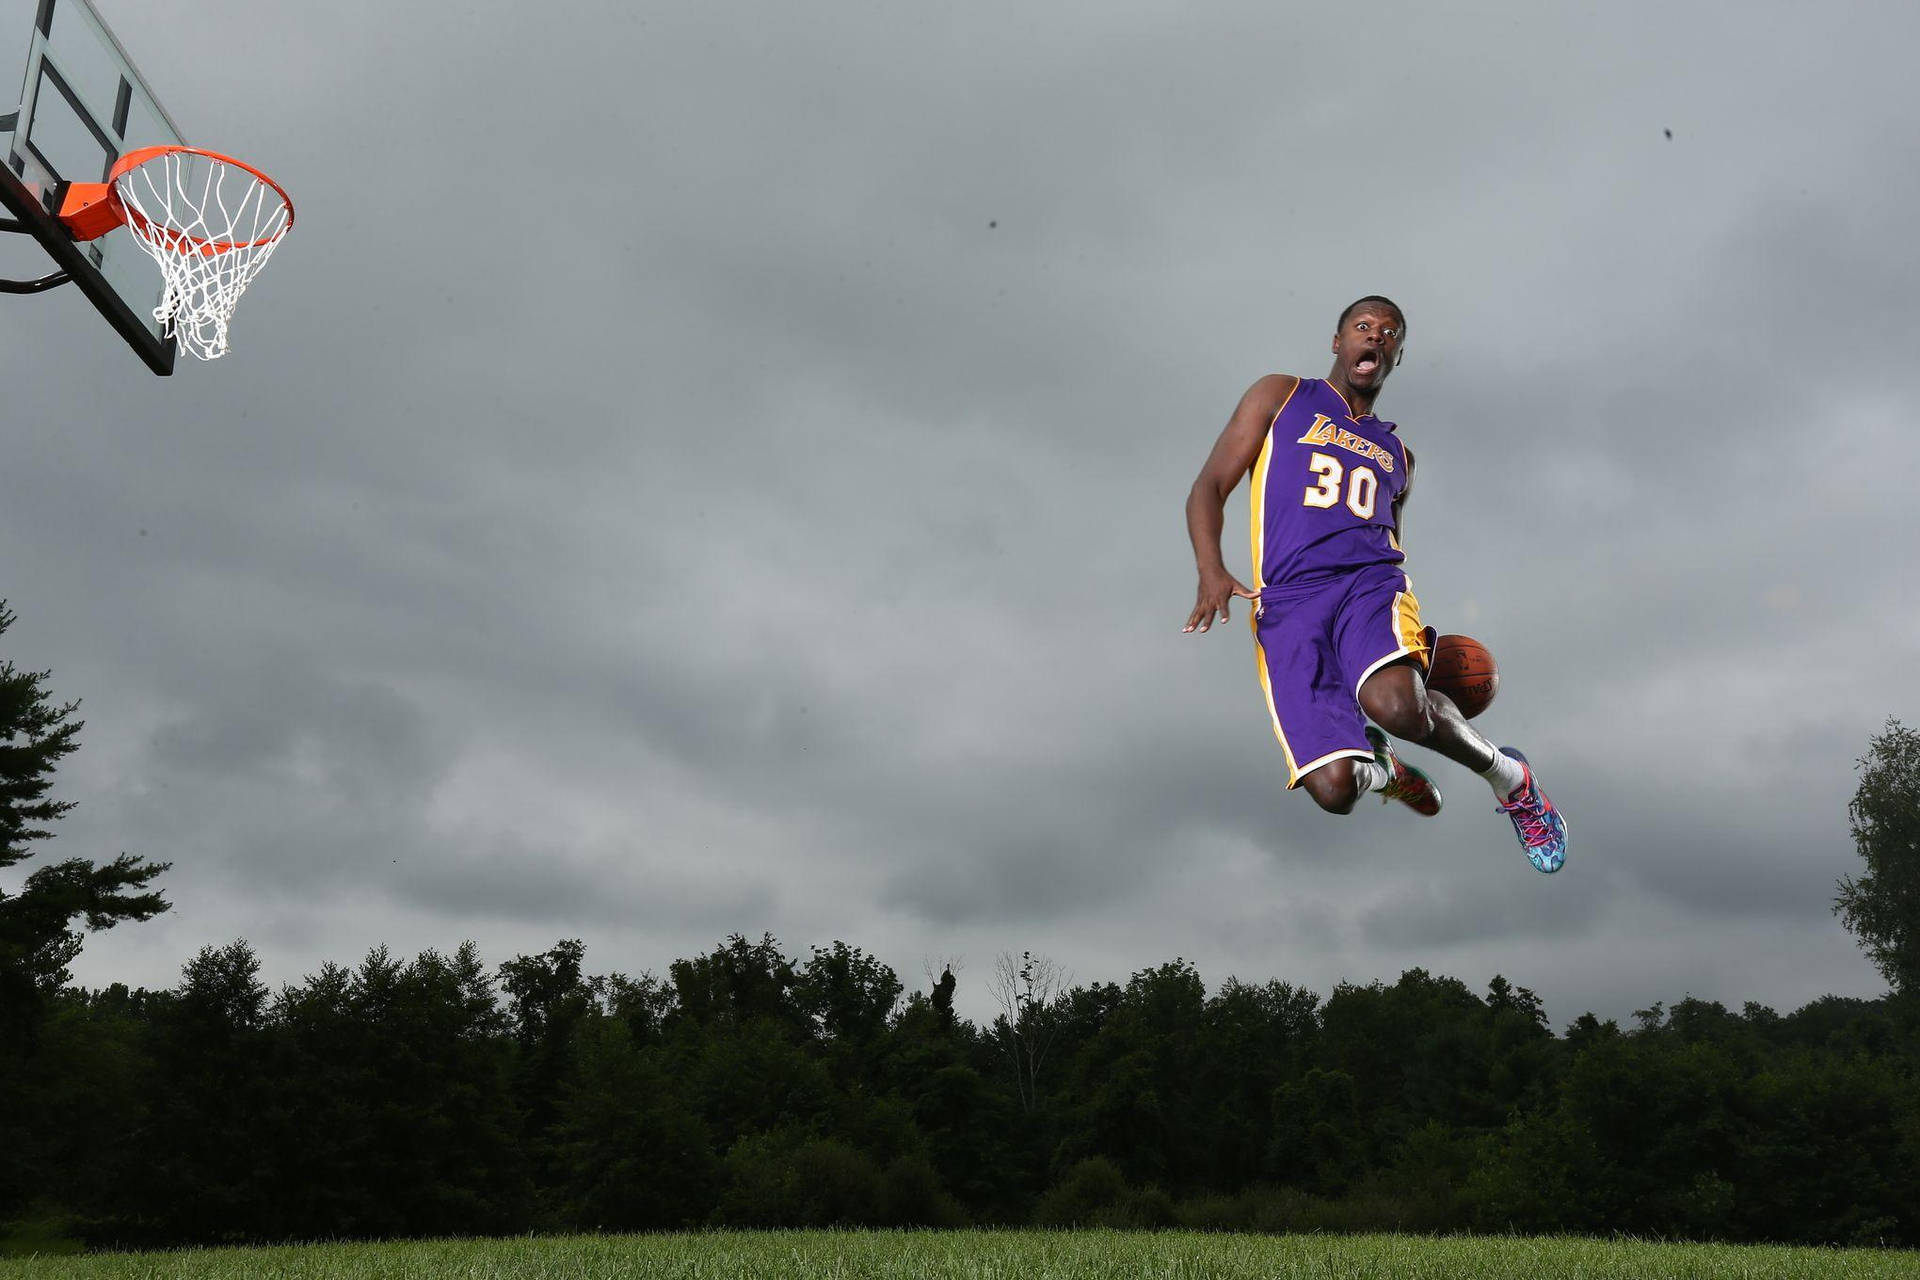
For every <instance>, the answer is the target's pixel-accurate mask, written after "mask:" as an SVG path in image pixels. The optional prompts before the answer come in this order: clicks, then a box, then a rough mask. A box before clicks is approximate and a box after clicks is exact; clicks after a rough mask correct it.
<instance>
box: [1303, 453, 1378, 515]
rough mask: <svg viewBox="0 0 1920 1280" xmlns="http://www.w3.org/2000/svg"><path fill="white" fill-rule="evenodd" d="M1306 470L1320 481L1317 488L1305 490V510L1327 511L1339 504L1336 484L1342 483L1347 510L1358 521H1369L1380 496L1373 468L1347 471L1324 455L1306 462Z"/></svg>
mask: <svg viewBox="0 0 1920 1280" xmlns="http://www.w3.org/2000/svg"><path fill="white" fill-rule="evenodd" d="M1307 468H1308V470H1310V471H1312V472H1313V473H1314V474H1315V475H1317V476H1319V477H1320V481H1319V483H1318V484H1314V485H1309V486H1308V487H1307V496H1306V504H1307V505H1308V506H1310V507H1331V506H1332V505H1333V504H1334V503H1336V502H1338V501H1340V489H1341V484H1340V482H1341V480H1342V479H1344V480H1345V481H1346V501H1347V510H1349V511H1351V512H1353V514H1354V515H1356V516H1359V517H1360V518H1361V519H1362V520H1371V519H1373V503H1374V499H1375V498H1376V497H1377V496H1378V495H1379V492H1380V477H1379V476H1376V475H1374V474H1373V468H1371V467H1362V466H1356V467H1354V468H1353V469H1352V470H1348V469H1347V468H1346V467H1343V466H1341V465H1340V459H1338V458H1336V457H1333V456H1332V455H1330V454H1325V453H1315V454H1314V455H1313V456H1312V457H1310V458H1308V459H1307Z"/></svg>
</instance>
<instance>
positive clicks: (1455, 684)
mask: <svg viewBox="0 0 1920 1280" xmlns="http://www.w3.org/2000/svg"><path fill="white" fill-rule="evenodd" d="M1427 688H1429V689H1431V690H1432V691H1434V692H1435V693H1444V694H1446V695H1447V697H1449V698H1451V699H1453V705H1454V706H1456V707H1459V708H1460V714H1461V715H1463V716H1465V717H1466V718H1467V719H1469V720H1471V719H1473V718H1474V717H1475V716H1477V715H1479V714H1480V713H1481V712H1482V711H1485V710H1486V709H1487V708H1488V707H1489V706H1491V705H1492V704H1493V695H1494V694H1495V693H1497V692H1499V689H1500V668H1499V667H1497V666H1495V665H1494V662H1493V655H1492V654H1490V653H1488V652H1487V647H1486V646H1485V645H1483V644H1481V643H1480V642H1479V641H1478V640H1475V639H1474V638H1473V637H1472V636H1441V637H1440V638H1439V639H1438V640H1435V641H1434V642H1433V666H1432V668H1431V669H1430V670H1429V671H1428V672H1427Z"/></svg>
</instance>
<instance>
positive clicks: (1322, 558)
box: [1184, 295, 1567, 872]
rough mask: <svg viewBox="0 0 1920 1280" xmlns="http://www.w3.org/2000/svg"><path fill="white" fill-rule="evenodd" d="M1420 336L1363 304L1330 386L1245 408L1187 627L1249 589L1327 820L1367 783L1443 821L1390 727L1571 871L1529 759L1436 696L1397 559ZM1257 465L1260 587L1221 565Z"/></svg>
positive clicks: (1298, 752) (1214, 458) (1390, 312)
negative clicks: (1411, 371)
mask: <svg viewBox="0 0 1920 1280" xmlns="http://www.w3.org/2000/svg"><path fill="white" fill-rule="evenodd" d="M1406 330H1407V322H1406V317H1405V316H1404V314H1402V312H1401V310H1400V308H1399V307H1398V306H1396V305H1395V304H1394V303H1393V302H1392V301H1391V300H1389V299H1387V298H1382V297H1379V296H1377V295H1375V296H1372V297H1366V298H1362V299H1360V300H1359V301H1358V302H1356V303H1354V304H1353V305H1352V306H1350V307H1348V308H1347V309H1346V310H1345V311H1343V312H1341V313H1340V323H1339V325H1338V327H1337V328H1336V330H1335V332H1334V335H1333V371H1332V372H1331V373H1329V374H1328V375H1327V376H1326V378H1325V379H1301V378H1296V377H1294V376H1292V375H1291V374H1284V373H1270V374H1268V375H1267V376H1266V377H1264V378H1262V379H1260V380H1259V381H1258V382H1256V383H1254V384H1253V386H1251V387H1250V388H1248V389H1247V393H1246V395H1244V396H1242V397H1241V398H1240V406H1239V408H1237V409H1235V410H1234V412H1233V417H1232V418H1231V419H1230V420H1229V421H1228V422H1227V426H1226V429H1225V430H1224V431H1222V432H1221V433H1220V439H1219V440H1218V441H1216V442H1215V444H1214V446H1213V453H1212V454H1211V455H1210V456H1209V457H1208V458H1207V462H1206V465H1205V466H1203V467H1202V468H1201V469H1200V476H1199V478H1198V479H1197V480H1195V481H1194V482H1193V492H1192V493H1191V494H1189V495H1188V497H1187V533H1188V535H1189V536H1190V537H1191V538H1192V539H1193V551H1194V557H1195V559H1196V560H1197V561H1198V563H1199V568H1200V591H1199V597H1198V599H1197V600H1196V601H1195V603H1194V606H1193V612H1192V613H1191V614H1190V615H1188V617H1187V625H1186V627H1185V628H1184V630H1186V631H1189V632H1191V631H1205V630H1207V629H1208V628H1209V627H1211V626H1212V625H1213V621H1214V619H1215V617H1218V618H1219V619H1220V620H1221V621H1223V622H1224V621H1226V619H1227V606H1228V604H1229V603H1230V602H1231V601H1232V599H1233V597H1235V596H1239V597H1240V598H1241V599H1244V600H1251V601H1253V602H1254V603H1253V632H1254V643H1255V647H1256V649H1257V651H1258V657H1259V667H1260V684H1261V687H1262V688H1263V689H1264V690H1265V692H1266V698H1267V710H1268V712H1269V714H1270V715H1271V716H1272V718H1273V732H1274V736H1275V737H1277V738H1279V739H1280V749H1281V751H1282V752H1283V753H1284V754H1285V756H1286V760H1287V788H1288V789H1289V790H1291V789H1293V788H1294V787H1305V788H1306V790H1307V794H1309V795H1311V796H1312V797H1313V798H1314V800H1315V801H1316V802H1317V803H1318V804H1319V805H1320V807H1321V808H1322V809H1325V810H1327V811H1328V812H1329V813H1351V812H1353V807H1354V805H1355V804H1356V803H1358V801H1359V799H1360V797H1361V796H1363V795H1365V794H1366V793H1367V792H1369V791H1377V792H1379V793H1380V795H1381V797H1382V798H1383V799H1385V800H1399V801H1401V802H1402V803H1404V804H1406V805H1407V806H1408V807H1409V808H1411V809H1413V810H1414V811H1415V812H1416V813H1421V814H1426V815H1428V816H1432V815H1433V814H1436V813H1438V812H1440V792H1439V789H1438V788H1437V787H1435V786H1434V784H1433V780H1432V779H1431V778H1429V777H1427V775H1426V774H1425V773H1424V772H1422V771H1421V770H1419V769H1417V768H1414V767H1413V766H1412V765H1409V764H1407V763H1405V762H1404V761H1402V760H1401V759H1400V758H1399V757H1398V756H1397V755H1395V754H1394V751H1393V747H1392V744H1391V743H1390V742H1389V741H1388V738H1387V734H1391V735H1393V737H1395V738H1399V739H1401V740H1403V741H1406V742H1412V743H1416V744H1418V745H1419V746H1423V747H1428V748H1431V749H1432V750H1434V751H1437V752H1439V753H1440V754H1441V755H1443V756H1446V757H1447V758H1448V759H1449V760H1455V761H1458V762H1459V763H1461V764H1463V765H1465V766H1466V767H1467V768H1469V769H1472V770H1473V771H1474V772H1475V773H1478V774H1479V775H1480V776H1481V777H1483V778H1485V779H1486V780H1487V781H1488V783H1489V784H1491V785H1492V787H1493V791H1494V796H1495V798H1496V800H1497V801H1498V802H1499V807H1500V811H1501V812H1502V813H1505V814H1506V815H1507V816H1508V817H1509V818H1511V819H1512V820H1513V829H1514V831H1515V832H1516V833H1517V834H1518V835H1519V837H1520V847H1521V848H1523V849H1525V850H1526V854H1527V858H1528V860H1529V861H1531V862H1532V863H1533V865H1534V866H1535V867H1536V868H1538V869H1539V870H1541V871H1547V872H1552V871H1558V870H1559V869H1560V866H1561V864H1562V863H1563V862H1564V861H1565V859H1566V854H1567V824H1566V820H1565V819H1564V818H1563V817H1561V815H1560V811H1559V810H1557V809H1555V808H1554V807H1553V803H1552V802H1551V801H1549V800H1548V799H1547V796H1546V793H1545V792H1543V791H1542V790H1541V789H1540V785H1539V783H1538V781H1537V780H1536V779H1535V778H1534V776H1533V770H1532V768H1531V767H1530V766H1529V765H1528V764H1527V758H1526V757H1525V756H1523V755H1521V754H1520V753H1519V752H1518V751H1516V750H1514V749H1513V748H1512V747H1501V748H1498V749H1495V747H1494V745H1493V744H1492V743H1491V742H1489V741H1487V739H1485V738H1483V737H1482V736H1480V734H1479V733H1478V732H1476V731H1475V730H1474V728H1473V726H1471V725H1470V724H1468V723H1467V721H1466V719H1465V718H1464V717H1463V716H1461V714H1460V710H1459V708H1458V707H1456V706H1454V704H1453V702H1452V700H1451V699H1449V698H1447V697H1446V696H1445V695H1444V694H1440V693H1436V692H1432V691H1429V690H1428V689H1427V687H1426V669H1427V664H1428V662H1429V661H1430V660H1431V657H1432V653H1431V650H1432V635H1433V633H1432V630H1431V629H1430V628H1425V627H1423V626H1422V625H1421V622H1420V603H1419V601H1417V600H1415V599H1414V597H1413V589H1412V585H1411V583H1410V582H1409V581H1408V579H1407V575H1406V573H1405V572H1404V571H1403V570H1402V569H1401V567H1400V566H1401V562H1402V561H1403V560H1404V559H1405V558H1406V557H1405V556H1404V555H1403V554H1402V553H1401V549H1400V533H1401V530H1402V528H1403V525H1402V522H1401V513H1402V509H1403V507H1404V506H1405V504H1406V501H1407V494H1408V493H1409V492H1410V490H1411V488H1412V484H1413V453H1412V452H1411V451H1410V450H1409V449H1408V448H1407V446H1406V445H1405V444H1404V443H1403V442H1402V441H1401V440H1400V437H1399V435H1398V434H1397V428H1396V427H1395V426H1394V424H1393V423H1391V422H1382V421H1381V420H1380V419H1379V418H1377V417H1375V416H1374V413H1373V403H1374V401H1375V400H1376V399H1378V398H1379V395H1380V389H1381V387H1383V386H1384V385H1386V381H1387V377H1388V375H1389V374H1391V373H1392V372H1393V370H1394V367H1395V366H1396V365H1398V364H1399V363H1400V356H1401V343H1402V341H1403V340H1404V338H1405V336H1406ZM1249 473H1251V474H1252V477H1253V481H1252V507H1253V521H1252V523H1253V580H1254V586H1253V588H1251V589H1249V588H1248V587H1247V586H1245V585H1244V584H1243V583H1241V582H1240V581H1239V580H1238V579H1236V578H1235V577H1234V576H1233V575H1232V574H1230V573H1228V572H1227V567H1226V564H1225V562H1224V561H1223V560H1222V559H1221V556H1220V526H1221V513H1222V511H1223V510H1224V508H1225V506H1226V501H1227V495H1228V494H1229V493H1231V492H1233V490H1234V488H1235V487H1236V486H1237V485H1238V484H1239V483H1240V477H1242V476H1244V475H1247V474H1249ZM1362 712H1364V713H1365V715H1366V716H1367V717H1371V718H1372V719H1373V721H1374V723H1375V724H1377V725H1379V726H1380V728H1375V727H1374V726H1373V725H1370V724H1367V723H1366V720H1365V719H1364V718H1363V717H1362V714H1361V713H1362ZM1381 729H1385V730H1386V733H1382V732H1381V731H1380V730H1381Z"/></svg>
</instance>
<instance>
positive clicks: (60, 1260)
mask: <svg viewBox="0 0 1920 1280" xmlns="http://www.w3.org/2000/svg"><path fill="white" fill-rule="evenodd" d="M1915 1275H1920V1253H1915V1252H1907V1251H1895V1250H1878V1249H1779V1248H1752V1247H1737V1246H1731V1245H1683V1244H1645V1243H1638V1242H1632V1241H1626V1242H1614V1241H1604V1240H1578V1239H1523V1238H1515V1237H1485V1236H1481V1237H1464V1236H1463V1237H1443V1238H1429V1237H1423V1236H1321V1235H1295V1236H1252V1235H1205V1234H1197V1233H1193V1232H1183V1231H1168V1232H1158V1233H1146V1232H1142V1233H1127V1232H1117V1231H1062V1232H1037V1231H924V1232H921V1231H907V1232H887V1231H844V1232H841V1231H796V1232H715V1233H711V1234H699V1235H656V1236H556V1237H544V1238H541V1237H535V1238H524V1239H513V1240H430V1241H414V1242H407V1243H397V1244H334V1245H307V1246H295V1247H288V1248H278V1249H202V1250H192V1251H187V1252H181V1253H123V1254H93V1255H89V1256H86V1257H41V1258H15V1259H11V1260H0V1280H13V1277H16V1276H21V1277H24V1276H35V1277H39V1276H75V1277H102V1278H105V1277H136V1276H137V1277H142V1278H145V1277H156V1278H157V1277H173V1276H180V1277H187V1276H196V1277H197V1276H214V1277H222V1278H223V1280H224V1278H226V1277H233V1278H234V1280H239V1278H240V1277H246V1278H247V1280H252V1278H253V1277H282V1276H286V1277H294V1276H346V1277H369V1278H371V1277H376V1276H377V1277H382V1278H383V1280H384V1278H385V1277H396V1278H401V1280H411V1278H415V1277H417V1278H418V1280H428V1278H432V1280H439V1278H440V1277H461V1278H462V1280H491V1278H492V1277H523V1276H524V1277H528V1278H529V1280H532V1278H533V1277H540V1278H542V1280H545V1278H548V1277H554V1278H559V1280H565V1278H569V1277H579V1278H581V1280H585V1278H586V1277H602V1276H644V1277H648V1278H649V1280H656V1278H657V1280H739V1278H741V1277H769V1278H772V1277H780V1278H781V1280H786V1278H789V1277H791V1278H793V1280H812V1278H813V1277H821V1278H823V1280H867V1278H869V1277H872V1278H874V1280H880V1278H881V1277H885V1278H887V1280H936V1278H938V1280H947V1278H949V1277H951V1278H953V1280H963V1278H964V1280H1083V1278H1085V1280H1093V1278H1094V1277H1099V1278H1100V1280H1108V1278H1110V1277H1111V1278H1116V1280H1117V1278H1119V1277H1133V1276H1152V1277H1161V1278H1164V1280H1268V1278H1269V1277H1283V1276H1285V1277H1292V1276H1300V1277H1314V1278H1315V1280H1328V1278H1333V1277H1354V1278H1355V1280H1360V1278H1361V1277H1365V1278H1366V1280H1376V1278H1379V1280H1396V1278H1405V1280H1414V1278H1416V1277H1417V1278H1418V1280H1430V1278H1434V1280H1437V1278H1439V1277H1453V1276H1470V1277H1490V1278H1491V1277H1501V1278H1504V1277H1510V1276H1511V1277H1533V1276H1543V1277H1544V1276H1578V1277H1587V1276H1644V1277H1648V1278H1649V1280H1655V1278H1657V1280H1668V1278H1669V1277H1694V1276H1698V1277H1713V1278H1714V1280H1720V1278H1721V1277H1725V1278H1727V1280H1733V1278H1734V1277H1739V1278H1740V1280H1760V1278H1762V1277H1767V1278H1771V1277H1798V1276H1820V1277H1828V1276H1840V1277H1849V1278H1852V1277H1878V1276H1888V1277H1893V1276H1901V1277H1912V1276H1915Z"/></svg>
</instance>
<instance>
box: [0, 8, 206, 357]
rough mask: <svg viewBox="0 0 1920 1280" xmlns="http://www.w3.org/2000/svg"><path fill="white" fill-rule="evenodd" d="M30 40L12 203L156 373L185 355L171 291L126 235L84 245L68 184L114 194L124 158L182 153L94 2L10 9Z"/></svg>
mask: <svg viewBox="0 0 1920 1280" xmlns="http://www.w3.org/2000/svg"><path fill="white" fill-rule="evenodd" d="M9 31H12V32H18V33H21V35H22V36H23V37H24V39H23V43H24V46H25V51H26V65H25V68H24V75H23V77H22V80H21V81H20V98H19V105H18V107H17V109H14V110H11V111H9V110H8V108H7V106H6V103H5V90H4V86H5V84H6V83H7V80H6V75H7V73H6V71H5V67H4V64H3V63H0V144H4V145H5V148H6V152H5V163H4V164H0V203H3V204H4V205H5V206H6V209H7V211H8V212H10V213H12V215H13V219H14V221H15V222H16V223H17V224H18V225H17V226H14V227H12V228H10V229H12V230H16V231H21V232H25V233H27V234H30V235H32V236H33V237H34V238H35V239H36V240H38V241H39V242H40V243H41V245H42V246H43V247H44V248H45V249H46V250H47V252H48V254H49V255H51V257H52V258H53V259H54V265H55V269H56V270H59V271H64V272H66V273H67V274H68V275H69V276H70V277H71V278H72V280H73V283H74V284H75V285H77V286H78V287H79V288H80V290H81V292H83V293H84V294H86V296H87V298H88V299H89V300H90V301H91V302H92V303H93V305H94V306H95V307H96V308H98V309H99V311H100V314H101V315H102V316H104V317H105V318H106V319H107V321H108V322H109V323H110V324H112V325H113V327H114V328H115V329H116V330H117V331H118V332H119V333H120V336H121V337H123V338H125V339H126V341H127V343H128V345H130V346H132V347H133V349H134V350H135V351H136V352H138V353H139V354H140V357H141V358H142V359H143V360H145V361H146V363H147V365H148V367H150V368H151V369H152V370H153V371H154V372H155V373H161V374H165V373H171V372H172V371H173V357H174V343H173V340H172V339H171V338H170V337H168V336H167V335H166V334H165V333H164V332H163V331H162V329H161V326H160V323H159V322H158V321H157V320H155V319H154V318H153V312H154V308H155V307H156V306H158V305H159V302H160V293H161V288H162V281H161V278H160V274H159V272H158V271H157V270H155V268H154V264H153V262H152V261H151V260H150V259H149V258H148V257H147V256H146V255H145V254H144V253H143V252H142V251H141V249H140V246H139V245H138V244H136V243H135V242H134V240H133V238H132V236H131V235H130V234H129V233H128V232H127V230H126V228H124V227H120V228H116V229H115V230H113V231H111V232H109V233H107V234H106V235H104V236H102V237H100V238H99V239H97V240H91V241H87V242H85V243H77V242H75V241H74V239H73V237H72V236H70V235H68V234H67V232H66V229H65V228H64V227H62V226H61V225H60V222H59V220H58V219H57V218H56V217H55V216H54V213H55V211H56V210H57V209H58V208H59V200H60V191H61V187H62V186H63V185H64V184H65V183H68V182H104V181H106V177H107V170H108V169H110V168H112V166H113V162H114V161H115V160H116V159H118V158H119V157H120V155H121V154H122V153H123V152H126V151H131V150H133V149H134V148H136V147H144V146H153V145H158V144H164V143H181V142H184V141H185V139H184V138H182V137H181V136H180V131H179V129H177V128H176V127H175V126H174V123H173V121H172V120H171V119H170V118H169V117H168V115H167V113H166V111H165V109H164V108H162V107H161V106H160V103H159V102H158V101H157V100H156V99H155V98H154V96H153V91H152V90H151V89H149V88H148V87H147V84H146V82H145V81H144V80H142V79H141V77H140V73H139V71H137V70H136V69H135V68H134V66H133V63H132V61H131V60H129V59H128V57H127V55H126V52H125V50H123V49H122V48H121V47H120V42H119V41H118V40H116V39H114V36H113V32H112V31H110V30H109V29H108V27H107V24H106V22H105V21H104V20H103V19H102V18H101V17H100V14H99V13H98V12H97V11H96V10H95V9H94V7H93V5H92V4H91V3H89V0H0V35H4V33H6V32H9Z"/></svg>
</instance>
